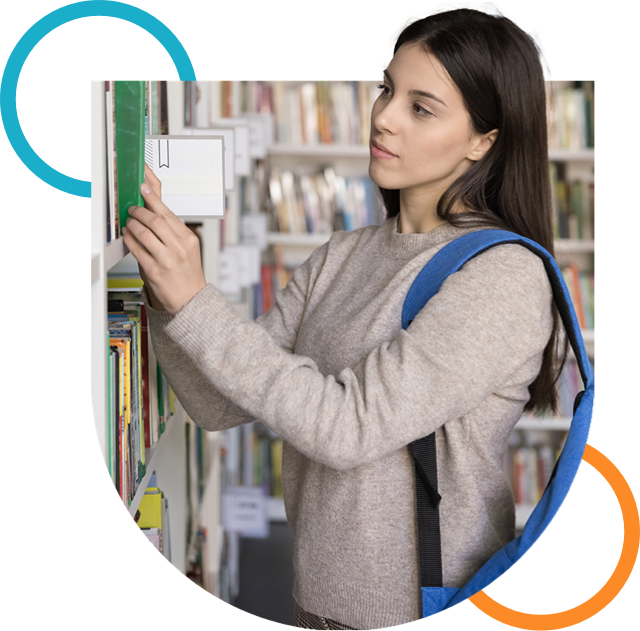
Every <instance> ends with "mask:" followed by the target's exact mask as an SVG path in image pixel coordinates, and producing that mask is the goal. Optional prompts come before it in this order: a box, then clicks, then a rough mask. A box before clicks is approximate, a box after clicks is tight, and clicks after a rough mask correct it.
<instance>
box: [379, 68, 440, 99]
mask: <svg viewBox="0 0 640 631" xmlns="http://www.w3.org/2000/svg"><path fill="white" fill-rule="evenodd" d="M383 74H384V76H385V77H386V79H387V81H388V82H389V83H390V84H391V85H392V86H393V80H392V79H391V75H390V74H389V72H388V71H387V70H383ZM408 94H409V95H410V96H422V97H424V98H426V99H433V100H434V101H437V102H438V103H441V104H442V105H444V106H445V107H448V105H447V104H446V103H445V102H444V101H443V100H442V99H441V98H438V97H437V96H436V95H435V94H433V93H432V92H424V91H423V90H409V92H408Z"/></svg>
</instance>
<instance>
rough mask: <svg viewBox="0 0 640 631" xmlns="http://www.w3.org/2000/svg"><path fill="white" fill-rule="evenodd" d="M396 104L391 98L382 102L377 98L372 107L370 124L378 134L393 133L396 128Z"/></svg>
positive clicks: (380, 98)
mask: <svg viewBox="0 0 640 631" xmlns="http://www.w3.org/2000/svg"><path fill="white" fill-rule="evenodd" d="M397 110H398V103H397V101H394V100H393V98H391V99H387V100H384V101H383V100H382V97H379V98H378V100H377V101H376V102H375V103H374V105H373V112H372V117H371V122H372V123H373V126H374V127H375V129H376V130H377V131H379V132H383V131H387V132H389V133H395V132H396V131H397V127H398V111H397Z"/></svg>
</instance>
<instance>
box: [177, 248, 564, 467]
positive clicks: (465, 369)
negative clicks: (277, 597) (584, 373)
mask: <svg viewBox="0 0 640 631" xmlns="http://www.w3.org/2000/svg"><path fill="white" fill-rule="evenodd" d="M551 300H552V297H551V288H550V283H549V280H548V278H547V275H546V272H545V270H544V267H543V264H542V262H541V261H540V259H539V258H538V257H537V256H536V255H535V254H533V253H531V252H529V251H527V250H525V249H524V248H522V247H520V246H517V245H502V246H497V247H495V248H492V249H491V250H489V251H487V252H485V253H483V254H482V255H480V256H478V257H476V258H475V259H473V260H472V261H470V262H469V263H467V264H466V265H465V266H464V267H463V268H462V269H461V270H460V271H459V272H457V273H455V274H453V275H451V276H450V277H449V278H448V279H447V280H446V281H445V283H444V284H443V286H442V287H441V289H440V291H439V292H438V294H436V295H435V296H434V297H433V298H432V299H431V300H430V301H429V302H428V303H427V305H426V306H425V307H424V308H423V309H422V311H421V312H420V313H419V314H418V315H417V316H416V318H415V319H414V321H413V322H412V324H411V325H410V326H409V327H408V328H407V329H406V330H402V329H401V330H400V331H399V332H398V333H397V335H396V336H395V337H394V338H393V339H391V340H389V341H387V342H384V343H382V344H380V345H379V346H378V347H376V348H375V349H373V350H372V351H371V352H370V353H369V354H368V355H367V356H366V357H365V358H364V359H363V360H362V361H360V362H359V363H358V364H357V365H356V366H353V367H349V368H345V369H343V370H342V371H341V372H340V373H339V374H338V375H327V376H324V375H323V374H322V373H321V372H320V371H319V370H318V367H317V365H316V363H315V362H314V361H313V360H312V359H310V358H308V357H303V356H299V355H292V354H290V353H288V352H286V351H285V350H284V349H283V348H282V347H281V346H279V345H278V344H276V342H275V341H274V337H272V336H271V335H270V334H269V333H268V332H267V331H266V330H265V329H264V327H262V326H260V325H258V324H256V323H254V322H246V321H244V320H243V319H242V318H241V317H240V316H239V315H238V314H237V313H236V311H235V310H234V308H233V307H232V305H231V304H230V303H229V302H228V301H227V300H226V298H225V297H224V295H223V294H222V293H221V292H220V291H219V290H218V289H217V288H216V287H214V286H213V285H207V286H206V287H205V288H204V289H203V290H202V291H201V292H199V293H198V294H197V295H196V296H195V297H194V298H193V299H192V300H191V302H190V303H189V304H187V305H186V306H185V307H184V308H183V310H182V311H181V312H180V313H178V314H177V315H176V317H175V318H173V319H172V320H171V322H169V323H168V324H167V325H166V326H165V327H164V335H166V337H167V338H168V339H170V340H172V342H173V344H175V347H176V348H179V349H180V352H181V353H183V354H184V357H186V358H188V362H189V363H188V366H189V367H193V370H194V371H196V372H197V374H198V375H199V377H198V378H199V380H200V384H201V387H203V388H205V384H206V388H208V389H210V390H213V389H214V388H215V389H217V390H219V392H220V393H222V395H223V396H225V397H227V398H228V399H230V400H232V401H234V402H235V403H236V404H237V405H239V406H240V407H241V408H242V409H244V410H246V411H247V413H248V414H251V415H254V416H255V417H256V418H259V419H260V420H262V421H263V422H264V423H265V424H266V425H268V426H269V427H271V428H272V429H273V430H274V431H275V432H276V433H278V434H279V435H280V436H282V438H284V440H286V441H287V442H289V443H290V444H292V445H293V446H294V447H295V448H296V449H297V450H298V451H300V452H301V453H303V454H305V455H306V456H308V457H309V458H311V459H313V460H316V461H318V462H320V463H322V464H325V465H327V466H330V467H332V468H335V469H349V468H353V467H358V466H361V465H364V464H367V463H369V462H372V461H374V460H376V459H379V458H382V457H384V456H386V455H388V454H390V453H392V452H394V451H396V450H398V449H401V448H402V447H404V446H406V445H407V444H409V443H410V442H411V441H413V440H415V439H417V438H420V437H422V436H425V435H428V434H430V433H431V432H433V431H434V430H435V429H437V428H438V427H440V426H441V425H443V424H444V423H446V422H447V421H449V420H452V419H457V418H460V417H461V416H463V415H465V414H466V413H468V412H469V411H471V410H473V409H474V408H475V407H477V406H478V405H479V404H480V403H481V402H482V401H483V400H484V399H486V398H487V397H488V396H490V395H491V394H492V393H494V392H495V391H496V390H497V389H499V388H500V386H501V385H503V384H505V383H506V382H508V381H509V379H510V377H511V376H512V375H513V374H514V373H515V372H516V371H517V370H518V368H520V367H521V366H523V365H524V364H525V363H526V362H530V361H531V360H532V358H535V357H536V356H538V357H540V358H541V357H542V352H543V349H544V348H545V346H546V344H547V341H548V339H549V336H550V333H551V326H552V316H551ZM294 320H295V318H294ZM294 324H295V322H294ZM285 328H286V327H285ZM289 339H290V338H289Z"/></svg>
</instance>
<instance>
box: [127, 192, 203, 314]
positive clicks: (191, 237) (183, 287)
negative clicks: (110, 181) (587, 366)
mask: <svg viewBox="0 0 640 631" xmlns="http://www.w3.org/2000/svg"><path fill="white" fill-rule="evenodd" d="M140 191H141V192H142V197H143V198H144V201H145V203H146V205H147V206H148V208H141V207H140V206H132V207H130V208H129V215H130V217H129V219H127V225H126V228H125V230H124V231H123V238H124V243H125V245H126V246H127V247H128V248H129V251H130V252H131V254H132V255H133V256H134V258H135V259H136V260H137V261H138V265H139V266H140V275H141V276H142V278H143V280H144V282H145V284H148V285H149V288H150V289H151V291H150V292H149V293H150V295H151V296H153V298H152V304H151V306H152V307H153V308H154V309H158V310H164V311H167V312H168V313H170V314H171V315H176V314H177V313H178V312H179V311H180V310H181V309H182V308H183V307H184V306H185V305H186V304H187V303H188V302H189V301H190V300H191V299H192V298H193V297H194V296H195V295H196V294H197V293H198V292H199V291H200V290H201V289H203V288H204V287H205V286H206V284H207V283H206V280H205V278H204V271H203V270H202V263H201V259H200V243H199V241H198V237H197V236H196V235H195V234H194V233H193V232H192V231H191V230H190V229H189V228H187V226H185V225H184V223H183V222H182V220H181V219H179V218H178V217H177V216H176V215H174V214H173V213H172V212H171V211H170V210H169V209H168V208H167V207H166V206H165V205H164V204H163V203H162V200H161V199H160V197H159V195H158V194H157V193H156V192H155V191H154V190H153V189H152V187H151V186H149V185H148V184H146V183H145V184H142V186H141V187H140ZM154 303H155V304H154Z"/></svg>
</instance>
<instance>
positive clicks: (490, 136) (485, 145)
mask: <svg viewBox="0 0 640 631" xmlns="http://www.w3.org/2000/svg"><path fill="white" fill-rule="evenodd" d="M497 137H498V130H497V129H492V130H491V131H489V132H487V133H486V134H482V135H481V136H477V137H476V143H475V145H474V147H473V149H472V150H471V151H470V153H469V154H468V155H467V158H468V159H469V160H473V161H474V162H477V161H478V160H481V159H482V158H484V156H485V154H486V153H487V151H489V149H491V146H492V145H493V143H494V142H495V140H496V138H497Z"/></svg>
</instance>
